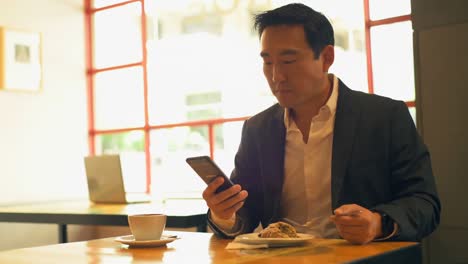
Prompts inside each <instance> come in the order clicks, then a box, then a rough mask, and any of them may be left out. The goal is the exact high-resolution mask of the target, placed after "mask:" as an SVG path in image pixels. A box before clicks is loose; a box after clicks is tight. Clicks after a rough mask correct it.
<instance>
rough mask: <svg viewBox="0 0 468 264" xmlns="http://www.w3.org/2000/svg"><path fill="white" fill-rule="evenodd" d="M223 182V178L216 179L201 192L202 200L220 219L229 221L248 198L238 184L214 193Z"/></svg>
mask: <svg viewBox="0 0 468 264" xmlns="http://www.w3.org/2000/svg"><path fill="white" fill-rule="evenodd" d="M223 182H224V179H223V177H217V178H216V179H215V180H214V181H212V182H211V183H210V184H209V185H208V187H206V189H205V190H204V191H203V199H205V201H206V204H207V205H208V207H209V208H210V210H211V213H213V214H215V215H216V216H217V217H218V218H221V219H226V220H227V219H230V218H231V217H232V216H233V215H234V214H235V213H236V212H237V211H238V210H239V209H240V208H241V207H242V206H243V205H244V201H245V199H246V198H247V196H248V193H247V191H246V190H242V187H241V186H240V185H239V184H236V185H234V186H232V187H230V188H229V189H226V190H224V191H222V192H220V193H215V191H216V189H218V187H220V186H221V185H222V184H223Z"/></svg>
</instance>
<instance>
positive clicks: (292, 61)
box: [283, 60, 296, 64]
mask: <svg viewBox="0 0 468 264" xmlns="http://www.w3.org/2000/svg"><path fill="white" fill-rule="evenodd" d="M295 62H296V60H287V61H283V63H284V64H292V63H295Z"/></svg>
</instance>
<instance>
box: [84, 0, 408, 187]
mask: <svg viewBox="0 0 468 264" xmlns="http://www.w3.org/2000/svg"><path fill="white" fill-rule="evenodd" d="M83 1H84V13H85V48H86V84H87V99H88V100H87V104H88V106H87V108H88V109H87V110H88V144H89V153H90V155H94V154H95V153H96V136H98V135H103V134H111V133H121V132H128V131H135V130H138V131H143V132H144V140H145V144H144V146H145V147H144V149H145V162H146V192H147V193H150V192H151V190H150V186H151V153H150V132H151V130H155V129H165V128H175V127H183V126H208V140H209V149H210V156H211V158H214V155H215V153H214V145H215V135H214V133H215V132H214V126H215V125H217V124H222V123H228V122H239V121H243V120H246V119H247V118H249V117H248V116H242V117H236V118H220V119H211V120H200V121H191V122H182V123H172V124H162V125H150V124H149V111H148V71H147V50H146V41H147V35H146V28H147V25H146V21H147V20H146V14H145V12H144V10H145V0H129V1H124V2H121V3H117V4H113V5H109V6H105V7H100V8H94V7H93V4H92V2H93V0H83ZM363 1H364V20H365V45H366V57H367V80H368V92H369V93H371V94H372V93H374V85H373V73H372V71H373V70H372V55H371V54H372V53H371V49H372V45H371V28H372V27H375V26H381V25H387V24H392V23H398V22H404V21H411V15H403V16H397V17H390V18H385V19H380V20H371V19H370V13H369V0H363ZM135 2H140V4H141V29H142V30H141V43H142V45H141V48H142V60H141V61H139V62H135V63H130V64H124V65H115V66H112V67H106V68H95V66H94V50H93V41H94V39H93V27H94V25H93V16H94V14H95V13H97V12H100V11H103V10H108V9H112V8H116V7H120V6H123V5H127V4H131V3H135ZM136 66H140V67H142V69H143V76H142V78H143V89H144V92H143V95H144V102H143V104H144V111H145V113H144V119H145V123H144V126H142V127H126V128H119V129H105V130H97V129H96V128H95V119H94V116H95V115H94V114H95V113H94V88H95V87H94V76H95V75H96V74H97V73H100V72H105V71H113V70H118V69H123V68H130V67H136ZM406 105H407V106H408V107H414V106H415V101H408V102H406Z"/></svg>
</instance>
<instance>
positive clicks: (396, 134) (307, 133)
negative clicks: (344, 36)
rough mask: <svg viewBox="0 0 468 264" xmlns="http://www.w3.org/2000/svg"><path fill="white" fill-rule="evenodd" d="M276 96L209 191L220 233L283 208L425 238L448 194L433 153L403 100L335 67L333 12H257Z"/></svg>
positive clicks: (319, 224) (324, 229) (320, 226)
mask: <svg viewBox="0 0 468 264" xmlns="http://www.w3.org/2000/svg"><path fill="white" fill-rule="evenodd" d="M255 27H256V28H257V29H258V31H259V35H260V42H261V53H260V55H261V57H262V58H263V61H264V65H263V71H264V74H265V77H266V79H267V81H268V83H269V86H270V88H271V91H272V92H273V94H274V95H275V97H276V98H277V100H278V104H276V105H274V106H272V107H270V108H268V109H266V110H265V111H263V112H261V113H259V114H257V115H255V116H253V117H252V118H250V119H249V120H247V121H246V122H245V124H244V127H243V130H242V139H241V143H240V146H239V150H238V153H237V155H236V158H235V169H234V171H233V172H232V175H231V179H232V181H233V182H234V183H236V185H235V186H233V187H231V188H230V189H227V190H225V191H223V192H220V193H218V194H216V193H215V190H216V189H217V188H218V187H219V186H220V185H221V184H222V181H223V180H222V178H221V177H218V178H217V179H216V180H215V181H214V182H212V183H211V184H210V185H209V186H208V187H207V188H206V189H205V191H204V192H203V198H204V199H205V200H206V202H207V204H208V206H209V208H210V210H209V221H208V222H209V225H210V226H211V228H212V229H213V230H214V232H215V233H216V234H218V235H221V236H228V237H233V236H235V235H238V234H241V233H248V232H252V231H253V230H254V229H255V228H256V227H257V225H258V224H259V223H261V224H262V226H263V227H266V226H267V225H268V224H270V223H272V222H276V221H279V220H282V219H284V218H286V219H291V220H293V221H295V222H299V223H301V224H307V226H309V227H310V230H311V231H310V232H311V233H313V234H315V235H317V236H320V237H326V238H338V237H342V238H344V239H346V240H348V241H350V242H351V243H356V244H365V243H368V242H370V241H376V240H414V241H418V240H421V239H422V238H423V237H425V236H427V235H429V234H430V233H431V232H432V231H434V229H435V228H436V227H437V225H438V223H439V217H440V207H441V206H440V202H439V199H438V196H437V192H436V188H435V183H434V178H433V175H432V168H431V162H430V157H429V153H428V150H427V148H426V147H425V145H424V144H423V142H422V141H421V139H420V137H419V135H418V133H417V131H416V128H415V126H414V124H413V121H412V119H411V116H410V114H409V112H408V109H407V107H406V105H405V103H404V102H401V101H395V100H392V99H389V98H384V97H380V96H377V95H369V94H365V93H361V92H356V91H352V90H350V89H349V88H348V87H347V86H346V85H345V84H344V83H342V82H341V81H340V80H339V79H338V78H337V77H336V76H334V75H332V74H329V73H328V69H329V68H330V66H331V65H332V64H333V61H334V47H333V45H334V37H333V28H332V26H331V24H330V22H329V21H328V20H327V19H326V18H325V16H323V15H322V14H321V13H318V12H316V11H314V10H313V9H311V8H309V7H307V6H305V5H302V4H290V5H286V6H283V7H280V8H277V9H274V10H271V11H268V12H265V13H263V14H260V15H257V16H256V17H255Z"/></svg>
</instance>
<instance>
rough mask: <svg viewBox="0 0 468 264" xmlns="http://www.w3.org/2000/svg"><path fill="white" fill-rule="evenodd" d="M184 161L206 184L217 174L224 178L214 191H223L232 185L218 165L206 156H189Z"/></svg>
mask: <svg viewBox="0 0 468 264" xmlns="http://www.w3.org/2000/svg"><path fill="white" fill-rule="evenodd" d="M185 161H187V163H188V165H190V167H192V169H193V170H194V171H195V172H196V173H197V174H198V176H200V178H202V180H203V181H204V182H206V184H210V183H211V182H212V181H213V180H214V179H216V177H218V176H221V177H223V178H224V183H223V185H221V186H219V188H218V189H216V193H219V192H221V191H224V190H226V189H228V188H229V187H231V186H233V185H234V184H233V183H232V182H231V180H230V179H229V178H228V177H227V176H226V174H224V172H223V171H222V170H221V169H220V168H219V167H218V165H216V163H215V162H214V161H213V160H212V159H211V158H210V157H208V156H199V157H190V158H187V159H186V160H185Z"/></svg>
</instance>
